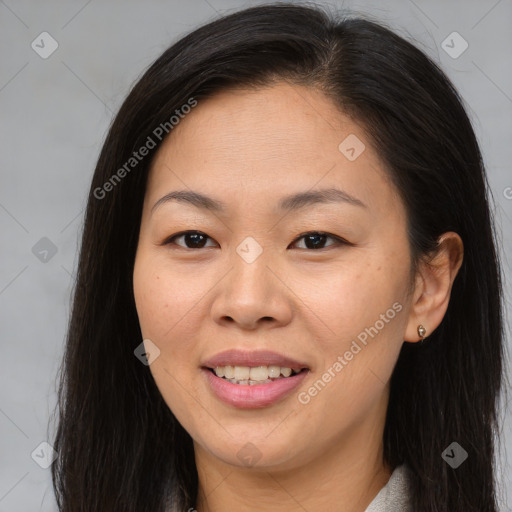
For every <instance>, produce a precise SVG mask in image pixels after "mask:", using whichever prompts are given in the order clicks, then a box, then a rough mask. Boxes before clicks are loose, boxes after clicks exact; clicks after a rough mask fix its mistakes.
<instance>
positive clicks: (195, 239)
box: [164, 231, 212, 249]
mask: <svg viewBox="0 0 512 512" xmlns="http://www.w3.org/2000/svg"><path fill="white" fill-rule="evenodd" d="M179 238H183V240H184V243H185V245H184V246H183V245H181V244H175V242H174V240H177V239H179ZM208 238H210V237H209V236H208V235H206V234H205V233H202V232H201V231H183V232H182V233H178V234H176V235H173V236H172V237H170V238H168V239H167V240H166V241H165V242H164V245H167V244H174V245H178V246H179V247H183V248H184V249H202V248H203V247H205V244H206V240H207V239H208ZM210 247H212V246H210Z"/></svg>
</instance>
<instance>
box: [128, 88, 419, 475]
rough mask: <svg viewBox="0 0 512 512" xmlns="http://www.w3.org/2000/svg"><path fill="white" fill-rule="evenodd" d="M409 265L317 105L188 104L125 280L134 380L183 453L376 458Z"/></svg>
mask: <svg viewBox="0 0 512 512" xmlns="http://www.w3.org/2000/svg"><path fill="white" fill-rule="evenodd" d="M363 144H364V145H363ZM177 191H181V192H182V194H181V196H178V198H177V199H170V198H168V200H163V201H161V202H159V200H160V199H161V198H163V197H164V196H166V195H167V194H170V193H175V192H177ZM320 191H326V192H325V193H324V195H323V196H321V195H318V194H319V193H320ZM336 191H338V192H336ZM192 193H197V194H201V195H203V196H207V197H208V198H210V199H209V200H207V201H199V200H198V199H197V196H196V199H194V197H193V196H192V197H191V196H186V195H185V194H192ZM295 195H298V197H297V198H295V199H290V198H291V197H292V196H295ZM187 197H188V199H187ZM157 202H159V204H158V205H156V203H157ZM155 205H156V206H155ZM188 231H192V233H189V234H186V233H185V234H184V232H188ZM197 232H199V233H197ZM323 234H326V236H323ZM304 235H306V236H304ZM410 266H411V261H410V252H409V246H408V241H407V235H406V217H405V211H404V208H403V204H402V202H401V201H400V200H399V198H398V196H397V194H396V192H395V191H394V189H393V188H392V186H391V184H390V182H389V181H388V180H387V179H386V175H385V173H384V168H383V165H382V163H381V162H380V161H379V158H378V156H377V154H376V153H375V151H374V150H373V149H372V147H371V145H370V141H369V140H368V138H367V136H366V134H365V133H364V131H363V130H362V129H361V128H360V127H359V126H358V125H357V124H355V123H354V122H353V121H352V120H350V119H349V118H348V117H346V116H344V115H342V114H341V113H340V112H339V111H338V110H337V109H336V108H335V106H334V105H333V104H332V103H331V102H330V100H329V99H327V98H326V97H325V96H324V95H323V94H321V93H320V92H318V91H316V90H311V89H307V88H304V87H300V86H291V85H289V84H287V83H279V84H278V85H275V86H272V87H266V88H261V89H258V90H251V91H249V90H236V91H235V90H231V91H225V92H222V93H219V94H217V95H215V96H213V97H211V98H209V99H207V100H201V101H199V102H198V104H197V106H196V107H195V108H194V109H192V111H191V112H190V113H189V114H188V115H186V116H184V118H182V119H181V120H180V122H179V124H178V125H177V126H175V127H174V128H173V130H172V133H171V135H170V137H168V138H167V139H166V140H165V141H164V143H163V145H162V146H161V148H160V149H159V151H158V153H157V155H156V159H155V161H154V162H153V165H152V168H151V171H150V174H149V178H148V186H147V191H146V196H145V202H144V208H143V214H142V224H141V229H140V238H139V243H138V249H137V255H136V261H135V268H134V293H135V300H136V307H137V312H138V316H139V321H140V326H141V330H142V334H143V337H144V339H145V347H146V349H147V351H148V352H149V353H150V354H151V356H150V361H151V360H152V362H151V364H150V366H149V368H150V371H151V373H152V375H153V377H154V379H155V382H156V384H157V386H158V388H159V390H160V392H161V394H162V396H163V398H164V400H165V401H166V403H167V404H168V406H169V408H170V409H171V410H172V412H173V413H174V415H175V416H176V418H177V419H178V420H179V422H180V423H181V424H182V425H183V427H184V428H185V429H186V430H187V431H188V432H189V434H190V435H191V437H192V438H193V440H194V444H195V448H196V454H197V453H198V452H200V453H202V454H203V455H204V456H205V457H207V458H210V459H211V458H212V456H213V457H214V458H215V459H211V460H217V461H219V460H220V461H224V462H226V463H229V464H232V465H233V464H234V465H238V466H244V465H252V464H254V463H256V464H257V465H258V466H261V467H273V468H276V469H277V468H283V469H286V468H288V469H289V468H293V467H300V466H303V465H304V464H307V463H308V461H312V460H313V459H314V458H315V457H321V456H322V457H328V456H329V454H331V453H336V452H337V449H338V448H340V449H341V447H342V446H345V449H347V446H350V447H351V448H350V449H352V450H354V451H357V450H358V449H359V448H360V449H364V447H365V444H368V442H369V441H368V440H369V439H373V438H375V439H379V442H380V440H381V436H382V428H383V425H384V420H385V412H386V406H387V401H388V382H389V379H390V376H391V374H392V371H393V368H394V365H395V362H396V360H397V358H398V354H399V351H400V349H401V346H402V343H403V341H404V339H405V338H404V335H405V331H406V329H407V328H408V322H410V319H409V311H410V302H411V298H410V297H409V294H408V291H409V287H410V284H411V281H410V279H411V276H410ZM148 340H150V341H148ZM155 346H156V347H157V348H158V350H159V353H158V351H155ZM231 350H236V351H240V353H238V354H234V353H228V354H227V355H226V357H225V358H224V359H222V360H217V361H212V359H213V358H215V357H217V356H218V355H219V354H223V353H224V352H226V351H231ZM262 351H264V352H265V353H263V352H262ZM258 352H260V354H258ZM279 358H281V360H280V359H279ZM286 359H291V360H293V361H288V360H286ZM230 363H231V364H230ZM216 365H218V366H220V367H221V369H220V370H219V374H220V375H223V374H224V375H225V376H226V375H227V376H228V377H233V378H236V379H238V381H242V383H240V384H238V383H231V382H229V381H228V380H226V379H225V378H224V377H218V376H215V375H214V374H213V372H212V371H211V370H210V369H207V367H212V366H216ZM229 367H237V368H233V369H230V368H229ZM281 367H282V368H293V369H296V370H300V369H301V368H304V370H303V371H301V372H300V373H299V374H297V375H296V376H294V375H295V373H292V375H291V376H290V377H285V376H284V375H287V373H288V370H286V369H284V370H282V372H281V371H280V369H281ZM251 368H254V370H251ZM283 374H284V375H283ZM277 375H281V377H280V378H279V379H277V378H276V377H277ZM267 378H270V382H266V383H260V384H257V383H254V381H263V380H265V379H267ZM248 380H250V381H253V382H251V383H249V382H247V381H248ZM238 381H237V382H238ZM348 441H350V443H351V444H350V445H347V442H348Z"/></svg>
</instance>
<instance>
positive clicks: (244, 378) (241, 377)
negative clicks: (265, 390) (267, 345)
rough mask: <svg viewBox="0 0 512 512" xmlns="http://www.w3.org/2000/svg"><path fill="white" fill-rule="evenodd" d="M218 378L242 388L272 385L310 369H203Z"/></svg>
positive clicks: (249, 367) (254, 367)
mask: <svg viewBox="0 0 512 512" xmlns="http://www.w3.org/2000/svg"><path fill="white" fill-rule="evenodd" d="M203 368H204V369H205V370H208V371H210V372H211V373H212V374H213V375H215V376H216V377H219V378H221V379H223V380H225V381H227V382H229V383H231V384H237V385H241V386H255V385H260V384H271V383H272V382H275V381H277V380H282V379H288V378H290V377H294V376H295V375H298V374H300V373H305V372H308V371H309V368H307V367H303V368H297V367H296V368H290V367H286V366H277V365H269V366H236V365H225V366H215V367H208V366H204V367H203Z"/></svg>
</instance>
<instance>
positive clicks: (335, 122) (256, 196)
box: [147, 82, 397, 213]
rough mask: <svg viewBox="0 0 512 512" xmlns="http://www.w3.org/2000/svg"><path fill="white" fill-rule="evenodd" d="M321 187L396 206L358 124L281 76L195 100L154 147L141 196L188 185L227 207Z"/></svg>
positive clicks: (376, 206)
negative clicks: (270, 83) (270, 82)
mask: <svg viewBox="0 0 512 512" xmlns="http://www.w3.org/2000/svg"><path fill="white" fill-rule="evenodd" d="M347 150H348V152H347ZM354 155H355V156H356V158H354ZM349 157H350V158H349ZM329 187H336V188H338V189H342V190H343V191H345V192H346V193H347V194H349V195H351V196H353V197H356V198H357V199H359V200H360V201H361V202H363V203H365V204H366V205H368V207H369V208H370V209H373V210H374V213H377V212H380V213H382V211H383V210H386V209H389V208H390V207H396V203H397V201H396V200H397V195H396V191H395V190H394V187H393V186H392V185H391V183H390V180H389V178H388V176H387V174H386V172H385V170H384V166H383V164H382V162H380V159H379V158H378V155H377V153H376V152H375V151H374V149H373V147H372V144H371V142H370V140H368V137H367V136H366V134H365V132H364V130H363V128H362V127H361V126H359V125H358V124H357V123H356V122H355V121H353V120H351V119H350V118H349V117H348V116H346V115H344V114H343V113H342V112H340V110H339V109H338V108H337V107H336V105H335V104H334V103H333V102H332V101H331V100H330V99H329V98H327V97H326V96H325V95H324V94H323V93H321V92H320V91H317V90H315V89H311V88H305V87H302V86H297V85H291V84H288V83H287V82H284V83H279V84H277V85H273V86H268V87H264V88H259V89H251V90H248V89H230V90H225V91H222V92H220V93H217V94H215V95H213V96H211V97H210V98H207V99H204V100H198V105H197V106H196V107H195V108H194V109H193V110H192V111H191V112H190V113H189V114H187V115H186V116H184V117H183V118H182V119H181V120H180V122H179V124H178V125H177V126H175V127H174V128H173V130H172V132H171V134H170V136H168V137H167V138H166V139H165V140H164V142H163V143H162V145H161V147H160V148H159V150H158V153H157V155H156V157H155V159H154V162H153V164H152V168H151V170H150V174H149V177H148V188H147V195H148V196H150V197H151V200H152V202H153V203H154V202H155V201H156V200H158V199H159V198H160V196H162V195H163V194H165V193H168V192H170V191H172V190H177V189H180V190H182V189H186V188H189V189H191V190H194V191H198V190H202V191H203V192H205V193H208V191H209V192H211V193H210V194H208V195H215V196H216V197H219V198H220V197H222V201H223V202H224V203H225V204H227V205H228V206H229V205H230V204H232V203H238V202H239V201H241V200H242V199H243V200H244V201H245V204H246V205H248V204H252V206H253V207H257V208H259V209H261V208H264V207H265V205H267V204H268V207H269V208H270V207H272V208H274V203H277V202H278V200H279V199H280V198H282V197H283V196H285V195H290V194H291V193H294V192H299V191H306V190H314V189H323V188H329ZM157 196H158V197H157ZM270 201H272V204H270Z"/></svg>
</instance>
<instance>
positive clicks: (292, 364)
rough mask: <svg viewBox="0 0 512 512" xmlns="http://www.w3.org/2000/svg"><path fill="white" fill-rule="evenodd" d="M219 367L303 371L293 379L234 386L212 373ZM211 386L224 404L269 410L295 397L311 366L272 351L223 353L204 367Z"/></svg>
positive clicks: (203, 369) (287, 378)
mask: <svg viewBox="0 0 512 512" xmlns="http://www.w3.org/2000/svg"><path fill="white" fill-rule="evenodd" d="M216 366H249V367H253V366H280V367H284V368H291V369H292V370H296V371H300V370H304V371H301V372H300V373H297V374H296V375H291V376H290V377H286V378H282V379H277V380H275V381H273V382H271V383H266V384H254V385H252V386H251V385H249V384H231V382H228V381H227V380H225V379H223V378H222V377H217V376H216V375H215V373H213V372H212V371H211V370H210V368H211V369H214V368H215V367H216ZM201 370H202V373H203V374H204V376H205V378H206V380H207V383H208V386H209V387H210V389H211V390H212V391H213V393H214V394H215V395H216V396H217V397H218V398H219V399H220V400H222V401H223V402H225V403H227V404H229V405H233V406H235V407H240V408H245V409H254V408H258V407H267V406H268V405H271V404H273V403H275V402H277V401H278V400H281V399H282V398H284V397H285V396H287V395H288V394H289V393H291V392H292V391H293V390H294V389H295V388H296V387H298V386H299V385H300V383H301V382H302V381H303V380H304V378H305V377H306V375H307V374H308V373H309V371H308V370H309V367H308V365H307V364H305V363H303V362H300V361H296V360H295V359H291V358H289V357H287V356H283V355H281V354H278V353H277V352H272V351H270V350H252V351H250V350H237V349H231V350H226V351H224V352H221V353H219V354H217V355H215V356H213V357H212V358H210V359H208V360H207V361H205V362H204V363H203V364H202V368H201Z"/></svg>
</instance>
